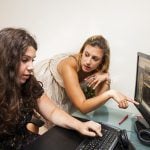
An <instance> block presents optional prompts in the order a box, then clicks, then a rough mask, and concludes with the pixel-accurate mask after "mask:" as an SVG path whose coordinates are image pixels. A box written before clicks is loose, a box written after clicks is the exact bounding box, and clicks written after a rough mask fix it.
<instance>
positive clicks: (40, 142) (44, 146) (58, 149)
mask: <svg viewBox="0 0 150 150" xmlns="http://www.w3.org/2000/svg"><path fill="white" fill-rule="evenodd" d="M77 119H79V120H82V121H87V120H85V119H81V118H77ZM102 127H103V130H104V129H105V130H106V129H108V130H107V131H109V132H108V134H109V137H110V135H112V136H114V137H116V140H112V139H110V138H108V136H106V134H103V137H95V138H89V137H87V136H83V135H81V134H79V133H78V132H76V131H74V130H68V129H64V128H61V127H58V126H55V127H53V128H51V129H50V130H48V131H47V132H46V133H45V134H44V135H42V136H40V137H39V138H38V139H37V140H35V141H34V142H33V143H32V144H31V145H29V146H28V147H26V148H25V149H26V150H33V149H36V150H83V149H86V150H89V149H91V150H101V149H107V150H124V149H126V148H124V147H123V145H124V144H125V143H124V144H120V142H118V141H119V139H120V138H121V137H120V136H119V135H120V131H119V130H117V129H114V128H111V127H109V126H105V125H104V124H102ZM104 127H105V128H104ZM111 133H112V134H111ZM106 138H107V139H106ZM95 140H96V141H99V143H97V144H96V143H95V144H96V145H95V146H97V148H96V147H95V146H94V145H93V144H94V143H93V141H95ZM85 141H86V142H87V141H90V143H85ZM106 141H107V143H106ZM111 141H112V142H111ZM83 142H84V145H83V144H82V143H83ZM91 142H92V145H91ZM81 144H82V148H81V147H80V146H81ZM88 144H89V145H88ZM101 144H102V145H101ZM100 145H101V146H104V147H103V148H102V147H101V146H100ZM87 146H90V147H88V148H87ZM92 146H94V147H95V148H94V149H93V148H92ZM126 146H129V147H128V150H135V148H134V147H133V145H132V144H131V143H130V142H128V143H127V145H126Z"/></svg>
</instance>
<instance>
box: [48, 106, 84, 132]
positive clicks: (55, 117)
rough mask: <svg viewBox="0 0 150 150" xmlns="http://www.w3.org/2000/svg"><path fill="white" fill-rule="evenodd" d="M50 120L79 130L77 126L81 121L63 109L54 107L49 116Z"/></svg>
mask: <svg viewBox="0 0 150 150" xmlns="http://www.w3.org/2000/svg"><path fill="white" fill-rule="evenodd" d="M50 121H52V122H53V123H54V124H56V125H58V126H61V127H64V128H67V129H74V130H77V131H79V126H80V124H81V122H80V121H79V120H77V119H75V118H73V117H72V116H70V115H69V114H67V113H66V112H65V111H63V110H61V109H59V108H56V109H55V110H54V111H53V113H52V115H51V118H50Z"/></svg>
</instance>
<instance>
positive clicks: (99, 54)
mask: <svg viewBox="0 0 150 150" xmlns="http://www.w3.org/2000/svg"><path fill="white" fill-rule="evenodd" d="M102 58H103V50H102V49H100V48H99V47H97V46H96V47H93V46H91V45H87V46H86V47H85V49H84V50H83V53H82V57H81V68H82V70H83V71H84V72H91V71H93V70H95V69H97V68H98V66H99V65H100V63H101V62H102Z"/></svg>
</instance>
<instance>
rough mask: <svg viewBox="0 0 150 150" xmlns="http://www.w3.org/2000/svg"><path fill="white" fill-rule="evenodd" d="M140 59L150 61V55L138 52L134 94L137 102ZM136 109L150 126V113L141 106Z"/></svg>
mask: <svg viewBox="0 0 150 150" xmlns="http://www.w3.org/2000/svg"><path fill="white" fill-rule="evenodd" d="M140 57H143V58H146V59H149V60H150V55H148V54H144V53H141V52H138V53H137V66H136V80H135V93H134V99H135V100H136V101H138V100H137V99H136V93H137V84H138V83H137V82H138V75H139V74H138V69H139V58H140ZM135 106H136V108H137V109H138V110H139V111H140V113H141V114H142V116H143V117H144V119H145V120H146V121H147V123H148V124H149V126H150V116H149V113H148V111H147V110H146V109H145V108H144V107H143V105H141V104H139V105H135Z"/></svg>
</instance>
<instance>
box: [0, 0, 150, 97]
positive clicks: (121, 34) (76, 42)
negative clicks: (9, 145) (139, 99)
mask: <svg viewBox="0 0 150 150" xmlns="http://www.w3.org/2000/svg"><path fill="white" fill-rule="evenodd" d="M10 26H11V27H24V28H26V29H27V30H28V31H30V32H31V33H32V34H34V35H35V36H36V39H37V42H38V44H39V50H38V53H37V60H36V62H37V61H39V60H41V59H44V58H48V57H51V56H52V55H54V54H57V53H60V52H68V51H78V50H79V49H80V47H81V46H82V44H83V42H84V41H85V40H86V39H87V38H88V37H89V36H91V35H94V34H102V35H103V36H104V37H106V39H107V40H108V41H109V44H110V47H111V68H110V73H111V75H112V87H113V88H115V89H118V90H120V91H122V92H124V93H125V94H127V95H129V96H131V97H133V96H134V85H135V72H136V54H137V51H141V52H144V53H148V54H150V1H149V0H0V29H1V28H4V27H10Z"/></svg>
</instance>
